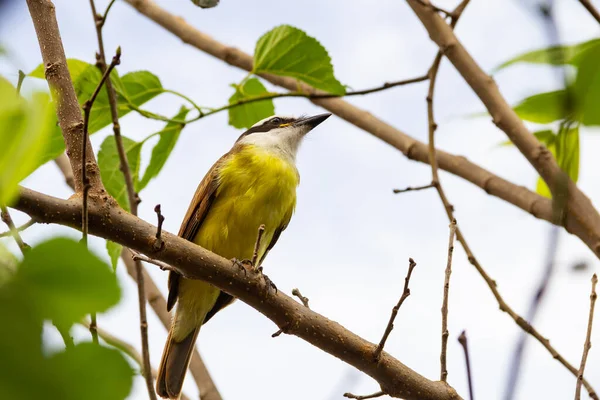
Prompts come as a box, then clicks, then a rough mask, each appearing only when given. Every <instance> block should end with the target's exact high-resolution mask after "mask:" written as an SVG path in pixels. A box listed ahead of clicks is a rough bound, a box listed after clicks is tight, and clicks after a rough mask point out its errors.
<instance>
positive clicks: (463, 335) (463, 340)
mask: <svg viewBox="0 0 600 400" xmlns="http://www.w3.org/2000/svg"><path fill="white" fill-rule="evenodd" d="M458 343H460V345H461V346H462V348H463V351H464V353H465V364H466V367H467V382H468V384H469V399H470V400H474V399H475V397H474V396H473V378H472V375H471V359H470V357H469V346H468V345H467V332H466V331H462V332H461V333H460V336H459V337H458Z"/></svg>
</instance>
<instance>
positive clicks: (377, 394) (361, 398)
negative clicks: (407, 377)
mask: <svg viewBox="0 0 600 400" xmlns="http://www.w3.org/2000/svg"><path fill="white" fill-rule="evenodd" d="M381 396H385V393H383V392H382V391H379V392H375V393H373V394H368V395H366V396H357V395H355V394H352V393H344V397H347V398H349V399H356V400H366V399H374V398H377V397H381Z"/></svg>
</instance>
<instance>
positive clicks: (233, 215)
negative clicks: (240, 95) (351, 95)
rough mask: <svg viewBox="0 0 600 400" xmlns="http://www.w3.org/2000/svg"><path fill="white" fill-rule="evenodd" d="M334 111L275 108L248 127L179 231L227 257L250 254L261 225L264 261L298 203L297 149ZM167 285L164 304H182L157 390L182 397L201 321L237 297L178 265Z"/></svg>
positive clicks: (259, 256)
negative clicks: (289, 112) (287, 112)
mask: <svg viewBox="0 0 600 400" xmlns="http://www.w3.org/2000/svg"><path fill="white" fill-rule="evenodd" d="M330 116H331V114H330V113H325V114H319V115H315V116H311V117H298V118H295V117H289V116H279V115H273V116H271V117H268V118H265V119H263V120H261V121H259V122H257V123H256V124H254V125H253V126H252V127H250V128H249V129H248V130H247V131H245V132H244V133H243V134H242V135H241V136H240V137H239V138H238V139H237V140H236V142H235V143H234V145H233V147H232V148H231V150H229V151H228V152H227V153H226V154H225V155H223V156H222V157H221V158H219V160H217V162H215V163H214V164H213V166H212V167H211V168H210V170H209V171H208V172H207V174H206V175H205V176H204V178H203V179H202V181H201V182H200V184H199V185H198V188H197V189H196V193H195V194H194V197H193V199H192V201H191V203H190V206H189V208H188V210H187V213H186V214H185V217H184V219H183V222H182V224H181V227H180V230H179V236H180V237H182V238H184V239H186V240H189V241H191V242H194V243H195V244H197V245H199V246H202V247H204V248H205V249H207V250H210V251H212V252H214V253H216V254H218V255H220V256H222V257H225V258H228V259H232V260H234V259H235V260H251V259H252V258H253V253H254V250H255V249H254V247H255V245H256V243H257V240H256V239H257V232H258V230H259V228H261V229H264V231H263V233H262V237H261V240H260V245H259V246H258V249H257V257H254V258H255V259H256V260H257V261H256V264H257V265H256V266H253V267H254V268H257V267H259V266H260V265H261V264H262V262H263V260H264V259H265V256H266V255H267V253H268V252H269V251H270V250H271V249H272V248H273V246H274V245H275V243H276V242H277V240H278V239H279V236H280V235H281V233H282V232H283V231H284V230H285V229H286V227H287V226H288V224H289V222H290V220H291V218H292V214H293V213H294V209H295V207H296V188H297V186H298V184H299V183H300V175H299V173H298V169H297V168H296V154H297V153H298V148H299V146H300V144H301V142H302V140H303V139H304V137H305V135H306V134H307V133H308V132H310V131H311V130H313V129H314V128H315V127H316V126H317V125H319V124H320V123H322V122H323V121H325V120H326V119H327V118H329V117H330ZM261 225H263V226H264V228H263V227H261ZM168 288H169V296H168V299H167V310H168V311H171V309H172V308H173V306H174V305H175V303H177V308H176V310H175V314H174V316H173V320H172V323H171V327H170V329H169V335H168V338H167V342H166V344H165V347H164V351H163V355H162V360H161V362H160V366H159V369H158V375H157V383H156V392H157V393H158V395H159V396H161V397H163V398H168V399H177V398H178V397H179V395H180V393H181V389H182V386H183V381H184V379H185V374H186V371H187V368H188V366H189V363H190V359H191V355H192V353H193V350H194V346H195V343H196V339H197V337H198V333H199V332H200V328H201V327H202V325H203V324H205V323H206V322H208V321H209V320H210V319H211V318H212V317H213V316H214V315H215V314H216V313H217V312H219V311H220V310H222V309H223V308H225V307H226V306H228V305H229V304H231V303H232V302H233V301H234V297H233V296H231V295H229V294H227V293H225V292H223V291H221V290H219V288H217V287H215V286H213V285H211V284H210V283H208V282H204V281H202V280H193V279H185V278H183V277H182V276H181V275H179V274H177V273H176V272H174V271H171V272H169V280H168Z"/></svg>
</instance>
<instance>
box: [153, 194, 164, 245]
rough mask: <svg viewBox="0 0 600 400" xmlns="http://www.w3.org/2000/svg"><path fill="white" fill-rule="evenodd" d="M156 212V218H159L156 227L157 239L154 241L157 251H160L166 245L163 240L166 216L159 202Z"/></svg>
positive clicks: (155, 208)
mask: <svg viewBox="0 0 600 400" xmlns="http://www.w3.org/2000/svg"><path fill="white" fill-rule="evenodd" d="M154 212H155V213H156V218H157V220H158V224H157V227H156V241H155V242H154V248H155V249H156V251H159V250H160V249H162V248H163V246H164V245H165V243H164V242H163V240H162V238H161V233H162V226H163V222H165V217H164V215H162V213H161V210H160V204H157V205H156V206H155V207H154Z"/></svg>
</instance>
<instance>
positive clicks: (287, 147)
mask: <svg viewBox="0 0 600 400" xmlns="http://www.w3.org/2000/svg"><path fill="white" fill-rule="evenodd" d="M330 116H331V114H330V113H325V114H319V115H315V116H312V117H299V118H295V117H289V116H280V115H273V116H271V117H268V118H265V119H263V120H261V121H259V122H257V123H256V124H254V125H253V126H252V127H251V128H250V129H248V130H247V131H246V132H244V133H243V134H242V135H241V136H240V137H239V139H238V140H237V142H236V144H241V145H245V144H247V145H254V146H257V147H262V148H265V149H267V150H271V151H276V152H280V153H282V154H283V155H286V156H289V157H291V159H292V160H294V159H295V158H296V153H297V152H298V147H299V146H300V142H301V141H302V139H303V138H304V136H305V135H306V134H307V133H308V132H310V131H311V130H313V129H314V128H315V127H316V126H317V125H319V124H320V123H321V122H323V121H325V120H326V119H327V118H329V117H330Z"/></svg>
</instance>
